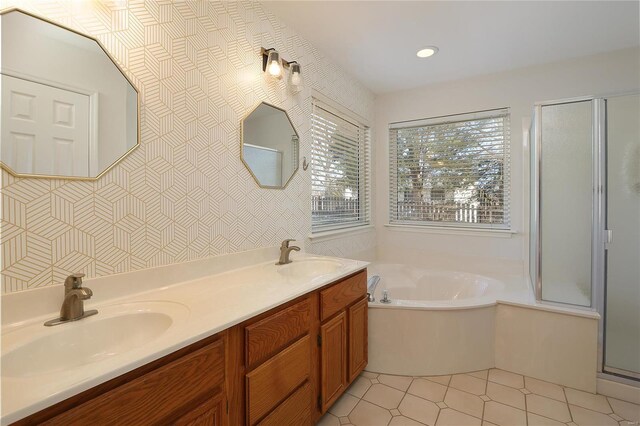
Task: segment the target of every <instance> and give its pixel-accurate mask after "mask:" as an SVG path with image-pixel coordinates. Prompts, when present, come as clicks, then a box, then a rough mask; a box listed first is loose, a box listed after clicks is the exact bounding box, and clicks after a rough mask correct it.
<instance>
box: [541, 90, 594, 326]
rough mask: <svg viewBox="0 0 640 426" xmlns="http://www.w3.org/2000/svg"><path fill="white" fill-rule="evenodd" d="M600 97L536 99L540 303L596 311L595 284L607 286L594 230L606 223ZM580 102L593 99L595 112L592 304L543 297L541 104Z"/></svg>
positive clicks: (592, 132) (592, 149)
mask: <svg viewBox="0 0 640 426" xmlns="http://www.w3.org/2000/svg"><path fill="white" fill-rule="evenodd" d="M598 100H604V97H599V98H598V97H595V96H580V97H575V98H567V99H558V100H552V101H544V102H536V103H535V104H534V122H533V125H534V129H535V131H534V136H535V138H534V141H533V143H534V146H533V149H532V152H533V153H534V155H535V159H534V161H533V164H534V165H535V168H534V170H532V171H530V174H531V173H533V175H534V188H535V189H534V190H535V192H536V196H535V197H534V198H533V200H534V205H532V206H530V208H531V210H532V213H533V215H534V216H533V218H534V223H535V226H536V227H535V231H536V246H535V249H536V253H535V257H534V258H535V262H536V264H535V269H534V270H535V273H536V277H535V278H536V279H535V282H534V283H533V285H534V290H535V296H536V301H538V302H540V303H544V304H548V305H552V306H563V307H567V306H570V307H572V308H576V309H582V310H591V311H596V310H597V307H598V303H599V301H600V297H599V295H598V294H597V291H596V287H598V288H599V287H603V286H604V281H603V280H604V274H603V269H601V268H600V267H598V268H596V265H597V264H598V265H599V264H601V263H602V262H601V261H600V260H597V259H596V256H598V255H600V254H599V251H598V250H597V247H598V244H599V242H600V241H601V239H602V238H601V236H600V237H598V236H597V235H596V234H598V233H597V232H595V230H596V229H603V228H598V227H599V226H601V225H604V217H603V216H602V213H603V211H602V200H601V198H602V197H603V195H604V194H603V187H602V186H601V185H602V182H603V179H604V177H603V176H602V167H601V165H600V161H597V159H599V156H600V154H601V153H602V152H603V151H602V146H604V141H603V140H602V139H600V140H599V136H600V130H601V129H600V127H601V125H600V123H601V120H600V118H599V117H598V116H597V115H596V114H600V113H601V111H604V110H601V109H600V108H596V104H597V101H598ZM579 102H591V115H592V131H591V158H592V191H593V192H592V201H591V206H592V211H593V213H592V217H591V297H590V299H591V300H590V305H589V306H584V305H577V304H573V303H565V302H554V301H551V300H544V299H543V298H542V260H541V256H542V226H541V225H542V215H541V200H542V188H541V185H540V182H541V179H542V172H541V168H542V167H541V166H542V108H543V107H545V106H553V105H563V104H574V103H579ZM604 119H605V120H606V117H604ZM596 123H598V125H596ZM605 123H606V121H605ZM605 132H606V130H605ZM530 178H531V177H530ZM595 188H599V190H598V191H596V190H595ZM530 220H531V218H530ZM529 229H531V225H530V226H529ZM600 256H601V255H600ZM597 277H599V280H600V282H594V281H598V278H597ZM601 317H602V315H601Z"/></svg>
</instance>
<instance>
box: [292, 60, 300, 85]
mask: <svg viewBox="0 0 640 426" xmlns="http://www.w3.org/2000/svg"><path fill="white" fill-rule="evenodd" d="M289 84H290V85H291V87H292V88H294V89H299V88H300V87H301V86H302V68H301V67H300V64H299V63H297V62H296V61H293V62H289Z"/></svg>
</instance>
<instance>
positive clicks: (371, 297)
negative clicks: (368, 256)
mask: <svg viewBox="0 0 640 426" xmlns="http://www.w3.org/2000/svg"><path fill="white" fill-rule="evenodd" d="M379 282H380V276H379V275H374V276H372V277H371V278H369V279H368V280H367V301H368V302H375V301H376V297H375V292H376V287H377V286H378V283H379Z"/></svg>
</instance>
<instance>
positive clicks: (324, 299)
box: [320, 271, 367, 321]
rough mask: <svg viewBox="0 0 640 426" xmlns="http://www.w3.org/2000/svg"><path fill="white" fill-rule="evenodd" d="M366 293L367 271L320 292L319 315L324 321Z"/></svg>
mask: <svg viewBox="0 0 640 426" xmlns="http://www.w3.org/2000/svg"><path fill="white" fill-rule="evenodd" d="M366 293H367V271H362V272H358V273H357V274H356V275H353V276H352V277H349V278H346V279H344V280H343V281H340V282H339V283H338V284H335V285H332V286H331V287H329V288H327V289H326V290H322V291H321V292H320V313H321V320H322V321H324V320H326V319H327V318H329V317H331V316H332V315H333V314H335V313H336V312H339V311H341V310H342V309H344V308H345V307H347V306H348V305H350V304H351V303H353V302H355V301H356V300H358V299H360V298H362V297H363V296H364V295H365V294H366Z"/></svg>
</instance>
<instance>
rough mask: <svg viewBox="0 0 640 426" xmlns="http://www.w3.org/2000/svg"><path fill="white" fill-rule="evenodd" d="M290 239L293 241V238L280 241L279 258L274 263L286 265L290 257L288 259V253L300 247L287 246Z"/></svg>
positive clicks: (298, 249)
mask: <svg viewBox="0 0 640 426" xmlns="http://www.w3.org/2000/svg"><path fill="white" fill-rule="evenodd" d="M291 241H295V240H294V239H287V240H284V241H283V242H282V244H281V245H280V260H279V261H278V263H276V265H286V264H287V263H291V259H289V255H290V254H291V252H292V251H294V250H295V251H300V247H298V246H291V247H289V243H290V242H291Z"/></svg>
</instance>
